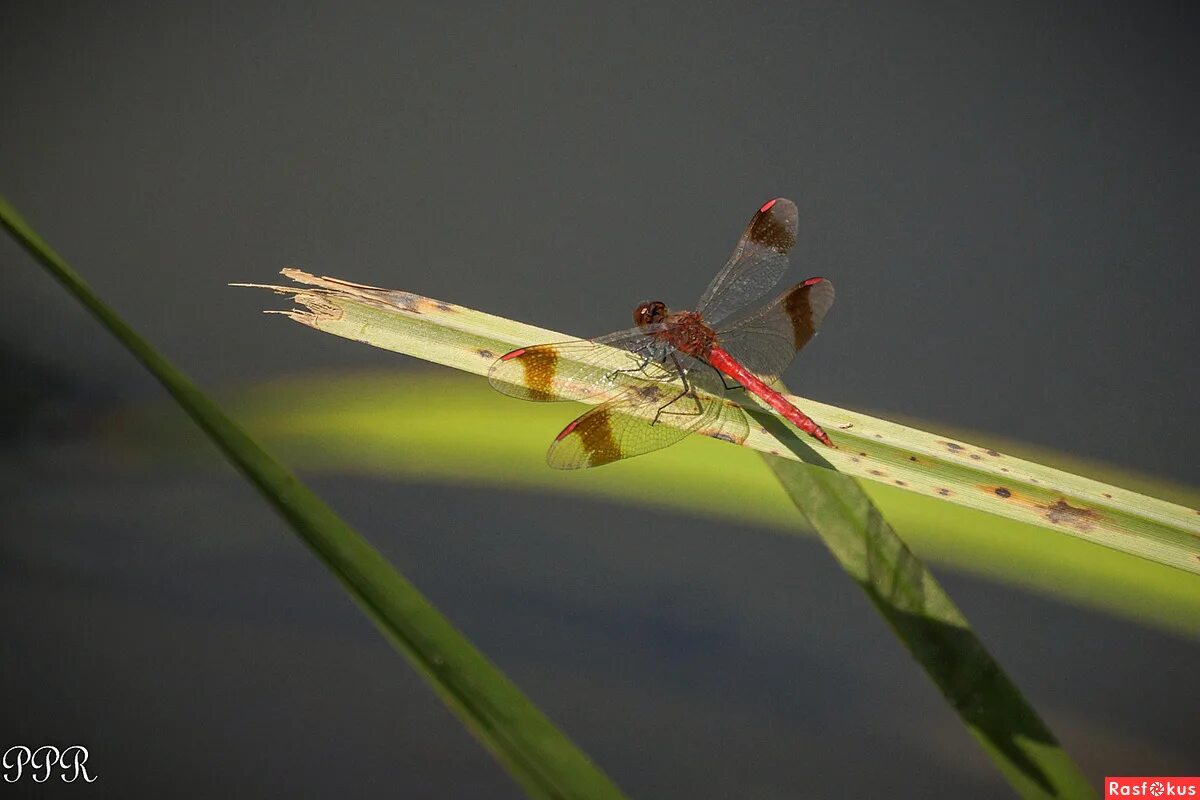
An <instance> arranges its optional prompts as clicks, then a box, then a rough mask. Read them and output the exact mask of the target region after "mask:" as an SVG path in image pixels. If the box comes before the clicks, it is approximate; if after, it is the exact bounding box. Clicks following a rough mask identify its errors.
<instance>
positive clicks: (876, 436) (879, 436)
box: [875, 433, 883, 439]
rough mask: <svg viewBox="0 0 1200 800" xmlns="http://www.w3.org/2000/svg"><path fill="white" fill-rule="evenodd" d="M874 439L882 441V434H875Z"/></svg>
mask: <svg viewBox="0 0 1200 800" xmlns="http://www.w3.org/2000/svg"><path fill="white" fill-rule="evenodd" d="M875 438H876V439H882V438H883V434H882V433H877V434H875Z"/></svg>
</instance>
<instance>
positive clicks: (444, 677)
mask: <svg viewBox="0 0 1200 800" xmlns="http://www.w3.org/2000/svg"><path fill="white" fill-rule="evenodd" d="M0 226H2V227H4V228H5V230H7V231H8V233H9V234H10V235H11V236H12V237H13V238H14V239H15V240H16V241H17V242H18V243H19V244H20V245H21V246H22V247H23V248H24V249H25V250H26V251H27V252H29V254H30V255H32V256H33V257H34V259H35V260H37V261H38V262H40V263H41V264H42V265H43V266H44V267H45V268H46V269H47V270H48V271H49V272H50V274H51V275H52V276H53V277H54V278H55V279H56V280H57V281H58V282H59V283H60V284H61V285H62V286H63V288H64V289H66V290H67V291H68V292H69V293H70V294H72V295H73V296H74V297H75V298H76V299H77V300H79V302H80V303H82V304H83V306H84V307H85V308H87V310H88V311H90V312H91V313H92V314H93V315H94V316H95V317H96V318H97V319H98V320H99V321H100V323H101V324H102V325H103V326H104V327H105V328H107V329H108V331H109V332H110V333H111V334H112V335H113V336H115V337H116V338H117V340H118V341H120V342H121V344H122V345H124V346H125V347H126V348H127V349H128V350H129V351H130V353H132V354H133V355H134V357H135V358H137V359H138V360H139V361H140V362H141V363H142V364H143V365H144V366H145V367H146V369H147V370H149V371H150V373H151V374H152V375H153V376H154V377H155V378H156V379H157V380H158V381H159V383H161V384H162V385H163V387H164V388H165V389H166V390H167V391H168V392H169V393H170V394H171V396H172V397H174V398H175V400H176V401H177V402H178V403H179V405H180V406H181V407H182V408H183V409H184V410H185V411H186V412H187V413H188V414H189V415H190V416H191V418H192V419H193V420H194V421H195V422H196V424H197V425H198V426H199V427H200V428H201V429H203V430H204V432H205V433H206V434H207V435H208V436H209V438H211V439H212V441H213V442H214V443H215V444H216V445H217V446H218V447H219V448H220V449H221V451H222V453H223V454H224V455H225V456H226V458H228V459H229V460H230V461H231V462H232V463H233V464H234V466H236V467H237V468H238V469H239V470H240V471H241V472H242V473H243V474H244V475H245V476H246V477H247V478H248V479H249V480H250V481H251V482H253V483H254V485H255V486H256V487H257V488H258V489H259V491H260V492H261V493H262V494H263V497H264V498H265V499H266V500H267V501H268V502H269V503H271V505H273V506H274V507H275V509H276V510H277V511H278V512H279V513H280V515H281V516H283V518H284V519H285V520H287V522H288V524H289V525H290V526H291V527H292V529H293V530H294V531H295V533H296V535H297V536H298V537H299V538H300V539H301V541H303V542H304V544H306V545H307V546H308V547H309V549H310V550H312V552H313V554H314V555H316V556H317V558H319V559H320V560H321V562H322V563H323V564H324V565H325V566H326V568H328V569H329V571H330V572H331V573H332V574H333V576H334V577H335V578H337V580H338V581H339V582H340V583H341V584H342V587H343V588H344V589H345V590H346V592H347V593H348V594H349V595H350V596H351V597H352V598H353V599H354V600H355V601H356V602H357V603H358V605H359V607H360V608H361V609H362V610H363V612H364V613H366V614H367V616H368V617H370V619H371V620H372V621H373V622H374V623H375V624H376V625H377V626H378V627H379V629H380V630H381V631H382V632H383V634H384V635H385V636H386V637H387V638H388V639H389V640H390V641H391V642H392V644H393V645H394V646H395V647H396V648H397V649H398V650H399V651H400V652H401V653H403V654H404V655H405V656H406V657H407V658H408V660H409V662H410V663H411V664H412V665H413V667H415V668H416V670H417V671H418V672H419V673H420V674H421V675H422V677H424V678H425V679H426V680H427V681H428V682H429V684H430V685H431V686H432V687H433V689H434V691H435V692H436V693H437V694H438V696H440V697H441V698H442V700H443V701H444V702H445V703H446V705H448V706H449V707H450V708H451V710H453V711H454V712H455V713H456V714H457V715H458V716H459V718H460V719H461V720H462V721H463V723H464V724H465V725H466V726H467V728H468V729H470V730H471V732H472V733H474V734H475V736H476V737H477V738H478V739H479V740H480V741H481V742H482V743H483V745H484V746H485V747H486V748H487V749H488V751H489V752H491V753H492V754H493V755H494V756H495V757H496V758H497V759H498V760H499V761H500V763H501V764H502V765H503V766H504V767H505V768H506V769H507V770H508V771H509V773H510V774H511V775H512V776H513V778H515V779H516V780H517V782H518V783H519V784H520V785H521V786H522V787H523V788H524V790H525V791H526V793H527V794H528V795H529V796H530V797H534V798H545V799H546V800H550V799H551V798H555V799H559V800H561V799H562V798H597V800H599V799H600V798H620V797H622V795H621V793H620V791H619V790H618V789H617V787H616V786H615V785H614V784H613V783H612V782H611V781H610V780H609V779H608V777H607V776H605V775H604V774H603V773H602V772H600V770H599V769H597V768H596V767H595V766H594V765H593V764H592V763H591V762H590V761H589V760H588V758H587V756H585V755H584V754H583V752H582V751H580V750H579V749H578V748H577V747H575V745H574V744H572V743H571V741H570V740H569V739H567V737H566V736H565V735H564V734H563V733H561V732H560V731H559V730H558V729H557V728H555V727H554V725H553V724H552V723H551V722H550V721H549V720H548V719H547V718H546V717H545V716H544V715H543V714H542V713H541V712H540V711H539V710H538V709H537V708H536V707H535V706H534V705H533V703H532V702H530V700H529V699H528V698H526V697H525V696H524V695H523V694H522V693H521V692H520V690H519V689H518V688H517V687H516V686H515V685H514V684H513V683H512V682H510V681H509V680H508V679H507V678H506V677H505V676H504V675H503V674H502V673H501V672H500V671H499V670H498V669H497V668H496V667H495V666H493V665H492V664H491V663H490V662H489V661H488V660H487V658H486V657H485V656H484V655H483V654H482V653H480V652H479V651H478V650H476V649H475V648H474V647H473V646H472V645H471V643H470V642H469V641H467V639H466V638H465V637H464V636H463V635H462V634H461V633H459V632H458V631H457V630H456V629H455V628H454V626H453V625H452V624H451V623H450V621H449V620H447V619H446V618H445V617H443V616H442V615H441V614H440V613H439V612H438V611H437V609H436V608H434V607H433V605H432V604H431V603H430V602H429V601H428V600H426V599H425V598H424V597H423V596H422V595H421V593H420V592H419V591H418V590H417V589H416V587H414V586H413V585H412V584H411V583H409V582H408V581H407V580H406V579H405V578H404V577H403V576H402V575H401V574H400V573H399V572H397V571H396V570H395V569H394V568H393V567H392V566H391V565H390V564H389V563H388V562H387V561H386V560H385V559H384V558H383V556H381V555H380V554H379V553H378V552H377V551H376V550H375V549H374V548H372V547H371V546H370V544H369V543H368V542H367V541H366V540H365V539H363V538H362V537H361V536H359V535H358V534H357V533H356V532H355V531H353V530H352V529H351V528H350V527H349V526H347V525H346V523H345V522H343V521H342V520H341V519H340V518H339V517H338V516H337V515H336V514H335V513H334V512H333V510H332V509H330V508H329V507H328V506H327V505H326V504H325V503H324V502H323V501H322V500H321V499H320V498H319V497H317V496H316V495H315V494H314V493H313V492H312V491H311V490H309V489H308V488H307V487H306V486H305V485H304V484H303V483H301V482H300V481H299V480H298V479H297V478H296V477H295V476H294V475H292V474H291V473H290V472H289V471H288V470H287V469H286V468H284V467H283V465H282V464H280V463H279V462H278V461H276V460H275V459H274V458H273V457H272V456H270V455H269V454H268V453H267V452H266V451H264V450H263V449H262V448H261V447H260V446H259V445H258V444H257V443H256V442H255V441H254V440H253V439H251V438H250V437H249V436H247V435H246V434H245V433H244V432H243V431H242V430H241V428H239V427H238V426H237V425H236V424H235V423H234V422H233V421H232V420H231V419H230V418H229V417H228V416H226V414H225V413H224V412H223V411H222V410H221V408H220V407H219V406H217V405H216V404H215V403H214V402H213V401H212V400H210V399H209V398H208V397H207V396H206V395H205V394H203V393H202V392H201V391H200V390H199V389H198V388H197V387H196V386H195V385H194V384H193V383H192V382H191V381H190V380H189V379H188V378H187V377H186V376H184V375H183V373H181V372H180V371H179V370H177V369H176V368H175V367H174V366H173V365H172V364H171V363H170V362H169V361H168V360H167V359H166V358H165V357H164V356H163V355H162V354H160V353H159V352H158V351H157V350H155V349H154V348H153V347H152V346H151V345H150V344H149V343H148V342H147V341H146V340H145V339H143V338H142V337H141V336H139V335H138V334H137V332H136V331H134V330H133V328H131V327H130V326H129V325H128V324H126V323H125V321H124V320H122V319H121V318H120V317H119V316H117V314H116V313H115V312H113V311H112V310H111V309H109V308H108V307H107V306H106V305H105V304H104V303H103V301H101V300H100V298H99V297H98V296H97V295H96V294H95V293H94V292H93V291H92V290H91V288H90V287H89V286H88V285H87V284H86V283H85V282H84V280H83V278H82V277H80V275H79V274H78V273H76V272H75V271H74V270H73V269H72V268H71V267H70V266H69V265H68V264H67V262H66V261H64V260H63V259H62V258H61V257H60V256H59V255H58V254H57V253H55V252H54V251H53V250H52V249H51V248H50V246H49V245H48V244H46V242H44V241H43V240H42V239H41V238H40V237H39V236H38V235H37V233H35V232H34V231H33V229H32V228H31V227H30V226H29V225H28V224H27V223H26V222H25V221H24V220H23V219H22V218H21V217H20V215H19V214H18V213H17V212H16V210H15V209H14V208H13V207H12V206H11V205H9V204H8V202H7V201H6V200H4V198H2V197H0ZM330 689H331V690H333V691H345V689H344V688H343V687H340V686H335V687H330Z"/></svg>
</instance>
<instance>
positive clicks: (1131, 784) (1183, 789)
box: [1104, 775, 1200, 800]
mask: <svg viewBox="0 0 1200 800" xmlns="http://www.w3.org/2000/svg"><path fill="white" fill-rule="evenodd" d="M1115 797H1195V798H1200V776H1191V777H1182V776H1173V777H1166V776H1163V775H1156V776H1154V777H1149V776H1145V775H1139V776H1138V777H1136V778H1132V777H1120V778H1114V777H1111V776H1110V777H1108V778H1105V779H1104V800H1109V798H1115Z"/></svg>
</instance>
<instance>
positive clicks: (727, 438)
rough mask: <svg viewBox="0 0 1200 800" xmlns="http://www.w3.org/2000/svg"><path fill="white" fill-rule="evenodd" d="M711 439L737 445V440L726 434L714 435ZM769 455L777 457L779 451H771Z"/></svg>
mask: <svg viewBox="0 0 1200 800" xmlns="http://www.w3.org/2000/svg"><path fill="white" fill-rule="evenodd" d="M712 438H714V439H720V440H721V441H722V442H732V443H733V444H737V443H738V440H737V439H735V438H733V437H732V436H730V435H729V434H728V433H718V434H716V435H715V436H713V437H712ZM771 455H773V456H777V455H779V451H778V450H772V451H771Z"/></svg>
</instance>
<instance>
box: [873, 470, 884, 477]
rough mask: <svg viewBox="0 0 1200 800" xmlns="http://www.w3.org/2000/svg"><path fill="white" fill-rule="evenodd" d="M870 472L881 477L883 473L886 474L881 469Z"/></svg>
mask: <svg viewBox="0 0 1200 800" xmlns="http://www.w3.org/2000/svg"><path fill="white" fill-rule="evenodd" d="M870 473H871V474H872V475H874V476H875V477H877V478H882V477H883V476H884V475H886V474H887V473H886V472H884V471H883V470H880V469H873V470H870Z"/></svg>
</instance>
